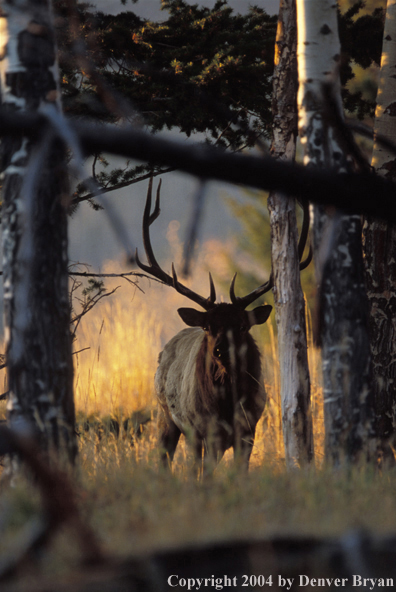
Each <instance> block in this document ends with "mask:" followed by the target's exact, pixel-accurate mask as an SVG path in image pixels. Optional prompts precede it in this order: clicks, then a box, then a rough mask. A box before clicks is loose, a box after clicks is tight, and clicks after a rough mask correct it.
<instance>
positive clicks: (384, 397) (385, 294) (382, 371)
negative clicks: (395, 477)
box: [363, 0, 396, 463]
mask: <svg viewBox="0 0 396 592" xmlns="http://www.w3.org/2000/svg"><path fill="white" fill-rule="evenodd" d="M395 19H396V4H395V3H394V2H393V1H391V0H388V6H387V12H386V20H385V28H384V39H383V46H382V58H381V74H380V82H379V88H378V97H377V107H376V112H375V122H374V131H375V133H376V134H377V133H378V134H381V135H382V136H384V137H385V138H387V139H389V140H391V141H393V142H395V139H396V117H395V115H396V111H395V93H396V80H395V76H394V74H395V61H396V21H395ZM371 164H372V166H373V168H374V169H375V170H376V172H377V173H378V174H379V175H381V176H383V177H385V178H387V179H389V180H392V181H395V180H396V158H395V154H394V153H393V152H391V151H390V150H388V149H386V148H385V147H384V146H382V145H381V144H379V143H377V142H374V148H373V158H372V162H371ZM363 237H364V253H365V264H366V283H367V293H368V297H369V302H370V336H371V353H372V357H373V372H374V381H373V389H374V402H375V416H376V431H377V435H378V438H379V451H378V452H379V455H380V456H383V457H385V459H387V461H388V462H389V461H391V462H392V463H394V461H395V458H394V453H393V451H392V448H391V447H390V446H389V444H391V445H393V447H394V446H395V426H396V321H395V319H396V256H395V253H396V227H395V226H394V225H392V224H389V223H386V222H383V221H380V220H373V219H367V220H366V221H365V224H364V227H363Z"/></svg>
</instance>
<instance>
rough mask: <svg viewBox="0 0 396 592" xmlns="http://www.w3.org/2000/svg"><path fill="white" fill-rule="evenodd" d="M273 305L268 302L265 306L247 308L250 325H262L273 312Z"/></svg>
mask: <svg viewBox="0 0 396 592" xmlns="http://www.w3.org/2000/svg"><path fill="white" fill-rule="evenodd" d="M271 310H272V306H271V305H269V304H267V305H265V306H257V308H254V309H253V310H247V311H246V314H247V316H248V321H249V325H250V327H253V325H262V324H263V323H265V321H266V320H267V319H268V317H269V316H270V314H271Z"/></svg>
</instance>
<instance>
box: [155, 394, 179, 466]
mask: <svg viewBox="0 0 396 592" xmlns="http://www.w3.org/2000/svg"><path fill="white" fill-rule="evenodd" d="M180 434H181V431H180V429H179V428H178V427H177V425H176V424H175V422H174V421H173V420H172V418H171V417H170V415H169V412H167V410H165V409H164V408H163V407H162V406H161V405H159V406H158V444H159V447H160V460H161V463H162V465H163V466H164V467H166V468H170V466H171V463H172V460H173V457H174V455H175V450H176V446H177V444H178V442H179V438H180Z"/></svg>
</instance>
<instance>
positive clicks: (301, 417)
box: [268, 0, 313, 468]
mask: <svg viewBox="0 0 396 592" xmlns="http://www.w3.org/2000/svg"><path fill="white" fill-rule="evenodd" d="M296 46H297V26H296V3H295V0H282V1H281V6H280V11H279V19H278V29H277V37H276V49H275V71H274V83H273V101H272V110H273V115H274V123H273V134H274V136H273V141H272V146H271V153H272V155H273V156H274V157H275V158H278V159H282V160H286V161H294V159H295V153H296V136H297V132H298V129H297V57H296ZM268 208H269V211H270V221H271V245H272V272H273V278H274V288H273V293H274V302H275V313H276V322H277V326H278V353H279V362H280V376H281V385H280V387H281V401H282V422H283V438H284V444H285V458H286V466H287V467H288V468H294V467H302V466H304V465H306V464H308V463H309V462H311V461H312V460H313V430H312V415H311V401H310V379H309V369H308V356H307V338H306V323H305V303H304V295H303V292H302V288H301V282H300V270H299V259H298V244H297V243H298V232H297V221H296V204H295V200H294V199H293V198H289V197H287V196H286V195H283V194H280V193H277V192H271V193H270V196H269V199H268Z"/></svg>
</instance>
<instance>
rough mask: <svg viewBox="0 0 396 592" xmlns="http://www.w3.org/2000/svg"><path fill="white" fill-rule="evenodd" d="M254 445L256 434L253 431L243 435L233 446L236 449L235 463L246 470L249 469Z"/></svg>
mask: <svg viewBox="0 0 396 592" xmlns="http://www.w3.org/2000/svg"><path fill="white" fill-rule="evenodd" d="M253 443H254V432H253V433H252V432H251V430H249V432H246V433H244V434H241V436H240V438H238V439H237V440H236V442H235V443H234V445H233V449H234V462H235V463H236V464H240V465H241V466H242V467H243V468H244V469H245V470H248V468H249V459H250V455H251V454H252V450H253Z"/></svg>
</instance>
